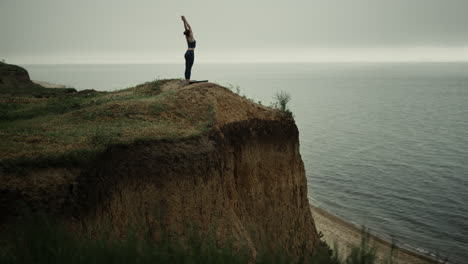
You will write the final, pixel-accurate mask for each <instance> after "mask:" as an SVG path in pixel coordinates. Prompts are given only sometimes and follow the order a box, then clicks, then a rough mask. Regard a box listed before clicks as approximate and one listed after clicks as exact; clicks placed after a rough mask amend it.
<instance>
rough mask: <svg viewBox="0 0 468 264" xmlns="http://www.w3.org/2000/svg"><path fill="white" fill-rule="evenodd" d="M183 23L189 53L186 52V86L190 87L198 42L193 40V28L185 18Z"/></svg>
mask: <svg viewBox="0 0 468 264" xmlns="http://www.w3.org/2000/svg"><path fill="white" fill-rule="evenodd" d="M182 21H184V27H185V31H184V35H185V38H186V39H187V45H188V49H187V52H185V85H188V84H189V83H190V75H191V73H192V66H193V61H194V60H195V52H194V50H195V46H196V41H195V39H194V38H193V31H192V28H191V27H190V25H189V23H188V22H187V20H186V19H185V16H182Z"/></svg>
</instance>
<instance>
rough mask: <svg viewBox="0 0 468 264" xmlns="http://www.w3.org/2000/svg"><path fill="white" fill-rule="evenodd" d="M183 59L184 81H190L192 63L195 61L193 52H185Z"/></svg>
mask: <svg viewBox="0 0 468 264" xmlns="http://www.w3.org/2000/svg"><path fill="white" fill-rule="evenodd" d="M184 57H185V79H186V80H190V75H191V73H192V66H193V61H194V60H195V52H193V50H187V52H185V56H184Z"/></svg>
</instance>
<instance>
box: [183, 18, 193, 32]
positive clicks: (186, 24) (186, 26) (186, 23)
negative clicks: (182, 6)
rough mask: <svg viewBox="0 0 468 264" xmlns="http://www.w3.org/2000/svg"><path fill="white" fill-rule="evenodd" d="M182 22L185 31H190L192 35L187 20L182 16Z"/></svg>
mask: <svg viewBox="0 0 468 264" xmlns="http://www.w3.org/2000/svg"><path fill="white" fill-rule="evenodd" d="M182 21H184V27H185V30H190V32H191V33H192V34H193V32H192V28H191V27H190V25H189V23H188V22H187V19H185V16H182Z"/></svg>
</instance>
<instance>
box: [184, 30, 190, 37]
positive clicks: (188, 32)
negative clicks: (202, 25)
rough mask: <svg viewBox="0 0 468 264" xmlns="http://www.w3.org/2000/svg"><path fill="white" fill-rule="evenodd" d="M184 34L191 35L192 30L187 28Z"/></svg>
mask: <svg viewBox="0 0 468 264" xmlns="http://www.w3.org/2000/svg"><path fill="white" fill-rule="evenodd" d="M184 35H185V36H187V37H188V36H190V30H188V29H187V30H185V31H184Z"/></svg>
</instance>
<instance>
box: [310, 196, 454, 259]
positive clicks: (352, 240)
mask: <svg viewBox="0 0 468 264" xmlns="http://www.w3.org/2000/svg"><path fill="white" fill-rule="evenodd" d="M309 206H310V209H311V211H312V216H313V218H314V222H315V226H316V227H317V232H319V233H320V232H322V234H323V237H322V239H323V240H324V241H325V242H326V243H327V244H328V245H329V246H330V248H331V249H333V250H335V247H337V248H338V254H339V255H340V257H341V258H343V256H347V255H348V254H349V252H350V249H351V248H352V247H355V246H359V245H360V243H361V234H362V229H361V228H359V227H357V226H356V225H354V224H352V223H350V222H347V221H345V220H343V219H342V218H339V217H338V216H336V215H333V214H332V213H330V212H328V211H326V210H324V209H322V208H319V207H317V206H314V205H312V204H309ZM369 244H370V246H373V247H375V249H376V260H377V263H385V261H389V260H390V256H391V252H392V247H393V257H392V259H393V261H394V263H398V264H428V263H444V262H441V261H439V260H437V259H436V258H434V257H432V256H430V255H425V254H424V253H422V252H421V253H419V252H415V251H413V250H410V249H408V248H405V247H402V246H401V245H400V244H398V243H397V244H392V242H390V241H387V240H385V239H383V238H380V237H378V236H376V235H374V234H372V233H369ZM390 263H391V262H390ZM446 263H451V262H446Z"/></svg>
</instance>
